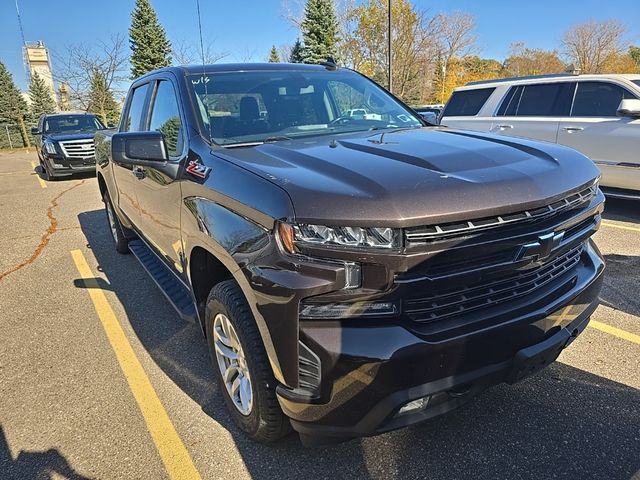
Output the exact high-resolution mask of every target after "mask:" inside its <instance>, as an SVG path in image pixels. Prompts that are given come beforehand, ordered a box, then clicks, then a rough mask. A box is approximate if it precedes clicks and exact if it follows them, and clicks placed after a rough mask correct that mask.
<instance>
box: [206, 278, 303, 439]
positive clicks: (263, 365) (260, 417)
mask: <svg viewBox="0 0 640 480" xmlns="http://www.w3.org/2000/svg"><path fill="white" fill-rule="evenodd" d="M218 314H223V315H225V316H226V317H227V318H228V320H229V321H230V323H231V324H232V326H233V328H234V330H235V332H236V334H237V337H238V340H239V342H240V345H241V347H242V350H243V352H244V359H245V361H246V366H247V368H248V370H249V375H250V377H251V388H252V390H253V404H252V407H251V411H250V413H249V414H248V415H243V414H242V413H240V411H239V410H238V408H237V407H236V405H235V404H234V401H233V400H232V399H231V396H230V395H229V392H228V390H227V387H226V385H225V383H224V380H223V378H222V372H221V371H220V368H219V366H218V361H217V358H216V351H215V346H214V332H213V328H214V319H215V317H216V315H218ZM205 322H206V324H205V329H206V333H207V344H208V345H209V353H210V355H211V361H212V363H213V368H214V371H215V375H216V378H217V379H218V386H219V388H220V392H221V393H222V396H223V397H224V400H225V403H226V405H227V409H228V410H229V413H230V414H231V417H232V418H233V421H234V422H235V424H236V425H237V426H238V427H239V428H240V429H241V430H242V431H243V432H245V433H246V434H247V435H248V436H249V437H250V438H251V439H252V440H255V441H257V442H260V443H271V442H274V441H276V440H278V439H280V438H282V437H283V436H285V435H286V434H288V433H289V432H290V431H291V424H290V423H289V419H288V418H287V417H286V416H285V415H284V413H282V410H281V408H280V405H279V404H278V400H277V399H276V385H277V381H276V379H275V378H274V376H273V372H272V371H271V365H270V363H269V359H268V358H267V353H266V351H265V349H264V344H263V343H262V338H261V337H260V332H259V331H258V327H257V326H256V323H255V320H254V318H253V314H252V313H251V309H250V308H249V305H248V304H247V301H246V299H245V297H244V295H243V293H242V290H241V289H240V286H239V285H238V284H237V283H236V282H235V281H234V280H227V281H224V282H221V283H219V284H217V285H216V286H215V287H213V288H212V289H211V292H210V293H209V297H208V298H207V304H206V310H205Z"/></svg>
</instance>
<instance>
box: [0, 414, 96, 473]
mask: <svg viewBox="0 0 640 480" xmlns="http://www.w3.org/2000/svg"><path fill="white" fill-rule="evenodd" d="M0 478H2V479H3V480H32V479H33V480H48V479H51V480H53V479H55V478H64V479H68V480H89V477H85V476H83V475H80V474H79V473H78V472H76V471H75V470H74V469H73V468H72V467H71V465H70V464H69V461H68V460H67V459H66V458H65V457H64V456H63V455H62V454H61V453H60V452H59V451H58V450H56V449H54V448H50V449H49V450H46V451H44V452H30V451H25V450H21V451H20V453H18V455H17V457H16V458H13V456H12V455H11V451H10V450H9V445H8V443H7V438H6V436H5V434H4V429H3V428H2V426H0Z"/></svg>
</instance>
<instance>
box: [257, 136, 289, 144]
mask: <svg viewBox="0 0 640 480" xmlns="http://www.w3.org/2000/svg"><path fill="white" fill-rule="evenodd" d="M282 140H293V138H291V137H287V136H286V135H274V136H272V137H267V138H265V139H264V140H263V141H262V143H275V142H281V141H282Z"/></svg>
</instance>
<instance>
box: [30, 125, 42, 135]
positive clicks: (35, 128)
mask: <svg viewBox="0 0 640 480" xmlns="http://www.w3.org/2000/svg"><path fill="white" fill-rule="evenodd" d="M31 135H40V130H38V127H32V128H31Z"/></svg>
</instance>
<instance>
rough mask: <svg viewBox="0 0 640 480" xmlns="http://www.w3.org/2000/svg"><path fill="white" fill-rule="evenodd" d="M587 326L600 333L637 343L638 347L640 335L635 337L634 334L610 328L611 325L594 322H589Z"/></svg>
mask: <svg viewBox="0 0 640 480" xmlns="http://www.w3.org/2000/svg"><path fill="white" fill-rule="evenodd" d="M589 326H590V327H593V328H595V329H596V330H600V331H601V332H605V333H608V334H609V335H613V336H615V337H618V338H622V339H624V340H627V341H629V342H633V343H637V344H639V345H640V335H636V334H635V333H631V332H627V331H626V330H620V329H619V328H616V327H612V326H611V325H607V324H606V323H601V322H597V321H595V320H591V322H589Z"/></svg>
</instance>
